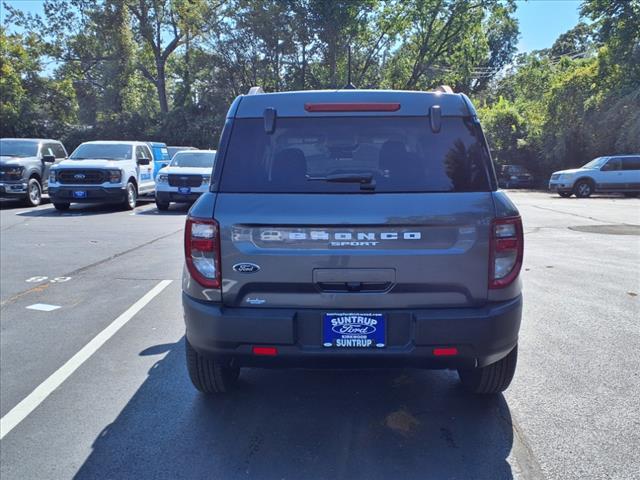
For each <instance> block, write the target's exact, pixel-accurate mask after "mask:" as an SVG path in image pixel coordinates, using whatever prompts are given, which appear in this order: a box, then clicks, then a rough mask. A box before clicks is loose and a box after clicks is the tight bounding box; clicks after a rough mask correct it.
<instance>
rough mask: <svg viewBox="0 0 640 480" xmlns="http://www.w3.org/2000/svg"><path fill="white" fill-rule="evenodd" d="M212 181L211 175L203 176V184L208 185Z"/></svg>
mask: <svg viewBox="0 0 640 480" xmlns="http://www.w3.org/2000/svg"><path fill="white" fill-rule="evenodd" d="M210 181H211V175H203V176H202V184H203V185H208V184H209V182H210Z"/></svg>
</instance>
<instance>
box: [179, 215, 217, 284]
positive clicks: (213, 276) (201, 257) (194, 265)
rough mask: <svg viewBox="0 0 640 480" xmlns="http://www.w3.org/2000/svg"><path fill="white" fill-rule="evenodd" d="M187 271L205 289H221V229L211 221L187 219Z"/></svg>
mask: <svg viewBox="0 0 640 480" xmlns="http://www.w3.org/2000/svg"><path fill="white" fill-rule="evenodd" d="M184 253H185V261H186V264H187V269H188V270H189V273H190V274H191V276H192V277H193V278H194V279H195V280H196V281H197V282H198V283H199V284H200V285H202V286H203V287H208V288H220V285H221V275H220V227H219V225H218V222H216V221H215V220H212V219H211V220H210V219H201V218H191V217H187V223H186V225H185V230H184Z"/></svg>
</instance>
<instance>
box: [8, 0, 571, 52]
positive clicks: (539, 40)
mask: <svg viewBox="0 0 640 480" xmlns="http://www.w3.org/2000/svg"><path fill="white" fill-rule="evenodd" d="M4 1H6V2H7V3H9V4H11V5H13V6H15V7H19V8H21V9H22V10H26V11H29V12H32V13H42V1H41V0H4ZM0 2H2V0H0ZM517 4H518V10H517V11H516V17H517V18H518V20H519V22H520V41H519V43H518V51H519V52H530V51H531V50H540V49H542V48H549V47H551V45H552V44H553V42H554V41H555V39H556V38H558V35H560V34H561V33H564V32H566V31H567V30H569V29H570V28H572V27H573V26H575V25H576V24H577V23H578V20H579V13H578V10H579V8H580V1H579V0H517ZM0 5H1V3H0ZM0 8H1V7H0ZM2 17H3V20H4V14H3V15H2Z"/></svg>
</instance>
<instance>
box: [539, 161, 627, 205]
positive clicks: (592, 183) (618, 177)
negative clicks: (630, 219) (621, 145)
mask: <svg viewBox="0 0 640 480" xmlns="http://www.w3.org/2000/svg"><path fill="white" fill-rule="evenodd" d="M549 190H551V191H553V192H558V194H559V195H560V196H561V197H564V198H568V197H570V196H571V195H572V194H574V195H575V196H576V197H578V198H586V197H588V196H590V195H591V194H592V193H594V192H598V193H622V194H624V195H625V196H626V197H637V196H638V195H640V155H616V156H611V157H598V158H596V159H594V160H591V161H590V162H589V163H587V164H586V165H583V166H582V167H580V168H574V169H571V170H560V171H558V172H553V174H552V175H551V179H550V180H549Z"/></svg>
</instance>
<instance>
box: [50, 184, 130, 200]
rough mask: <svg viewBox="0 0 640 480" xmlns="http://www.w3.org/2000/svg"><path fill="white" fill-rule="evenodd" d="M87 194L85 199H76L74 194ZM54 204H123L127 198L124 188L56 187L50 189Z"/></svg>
mask: <svg viewBox="0 0 640 480" xmlns="http://www.w3.org/2000/svg"><path fill="white" fill-rule="evenodd" d="M77 191H80V192H86V196H85V197H84V198H76V197H75V196H74V193H73V192H77ZM49 198H51V201H52V202H54V203H55V202H68V203H122V202H124V201H125V200H126V198H127V191H126V189H124V188H119V187H118V188H105V187H100V186H78V187H56V188H49Z"/></svg>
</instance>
